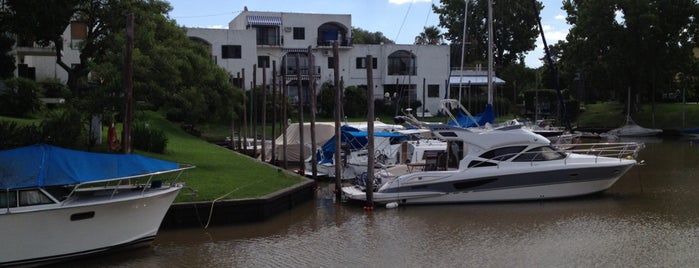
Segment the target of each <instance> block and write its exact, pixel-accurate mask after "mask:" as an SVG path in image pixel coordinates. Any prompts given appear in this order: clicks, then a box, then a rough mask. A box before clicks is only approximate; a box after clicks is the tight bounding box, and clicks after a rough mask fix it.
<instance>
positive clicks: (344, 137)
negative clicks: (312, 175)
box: [316, 125, 407, 163]
mask: <svg viewBox="0 0 699 268" xmlns="http://www.w3.org/2000/svg"><path fill="white" fill-rule="evenodd" d="M367 136H368V133H367V132H366V131H360V130H359V129H357V128H354V127H350V126H347V125H343V126H342V127H340V142H341V143H344V144H347V145H348V146H349V150H350V151H355V150H359V149H363V148H364V147H366V145H367V143H368V142H369V140H368V139H367ZM374 137H389V138H402V137H405V136H404V135H402V134H400V133H396V132H383V131H382V132H374ZM405 138H407V137H405ZM334 155H335V137H334V136H333V137H332V138H330V139H329V140H328V141H327V142H325V144H323V146H321V147H320V152H318V155H316V159H317V160H318V162H319V163H332V159H333V156H334Z"/></svg>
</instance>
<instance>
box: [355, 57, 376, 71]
mask: <svg viewBox="0 0 699 268" xmlns="http://www.w3.org/2000/svg"><path fill="white" fill-rule="evenodd" d="M366 65H367V64H366V58H365V57H360V58H357V69H366ZM371 65H372V69H376V68H377V66H378V65H379V64H378V60H377V58H371Z"/></svg>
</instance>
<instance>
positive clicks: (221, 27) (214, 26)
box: [206, 24, 228, 29]
mask: <svg viewBox="0 0 699 268" xmlns="http://www.w3.org/2000/svg"><path fill="white" fill-rule="evenodd" d="M206 28H209V29H228V25H220V24H219V25H211V26H208V27H206Z"/></svg>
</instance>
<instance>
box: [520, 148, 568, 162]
mask: <svg viewBox="0 0 699 268" xmlns="http://www.w3.org/2000/svg"><path fill="white" fill-rule="evenodd" d="M564 158H566V154H565V153H563V152H559V151H557V150H556V149H554V148H553V147H551V146H541V147H537V148H534V149H531V150H529V151H527V152H525V153H523V154H521V155H520V156H518V157H517V158H515V159H514V160H512V161H513V162H530V161H551V160H559V159H564Z"/></svg>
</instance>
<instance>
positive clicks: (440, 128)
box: [342, 125, 642, 204]
mask: <svg viewBox="0 0 699 268" xmlns="http://www.w3.org/2000/svg"><path fill="white" fill-rule="evenodd" d="M430 127H431V129H432V132H433V134H434V135H435V136H437V137H438V138H440V139H444V140H446V141H447V142H448V143H449V144H450V145H448V146H447V148H448V152H447V154H446V157H447V159H445V160H444V161H440V162H439V165H437V166H435V167H434V169H430V168H425V169H424V170H419V171H415V170H413V172H408V173H402V174H389V173H382V172H377V180H376V184H377V185H376V187H375V188H374V189H376V191H375V192H374V193H373V201H375V202H378V203H393V202H397V203H400V204H428V203H454V202H480V201H507V200H535V199H550V198H562V197H572V196H580V195H586V194H591V193H596V192H600V191H604V190H606V189H608V188H609V187H611V186H612V185H613V184H614V183H615V182H616V181H617V180H618V179H619V178H620V177H621V176H622V175H624V174H625V173H626V172H627V171H628V170H629V169H630V168H631V167H632V166H634V165H635V164H636V160H635V159H634V158H635V157H636V155H637V153H638V151H639V150H640V148H642V144H638V143H618V144H613V143H604V144H590V145H580V144H577V145H556V146H554V145H552V144H551V143H550V141H549V140H548V139H546V138H544V137H543V136H541V135H538V134H535V133H533V132H531V131H530V130H527V129H525V128H522V126H512V127H503V128H498V129H493V130H488V131H480V132H474V131H470V130H469V129H464V128H459V127H452V126H446V125H432V126H430ZM583 147H585V148H583ZM365 183H366V182H361V181H360V182H359V183H358V185H353V186H346V187H343V188H342V191H343V193H344V196H345V197H346V198H348V199H350V200H365V199H366V193H365V192H364V190H365V188H364V187H362V185H363V184H365Z"/></svg>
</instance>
